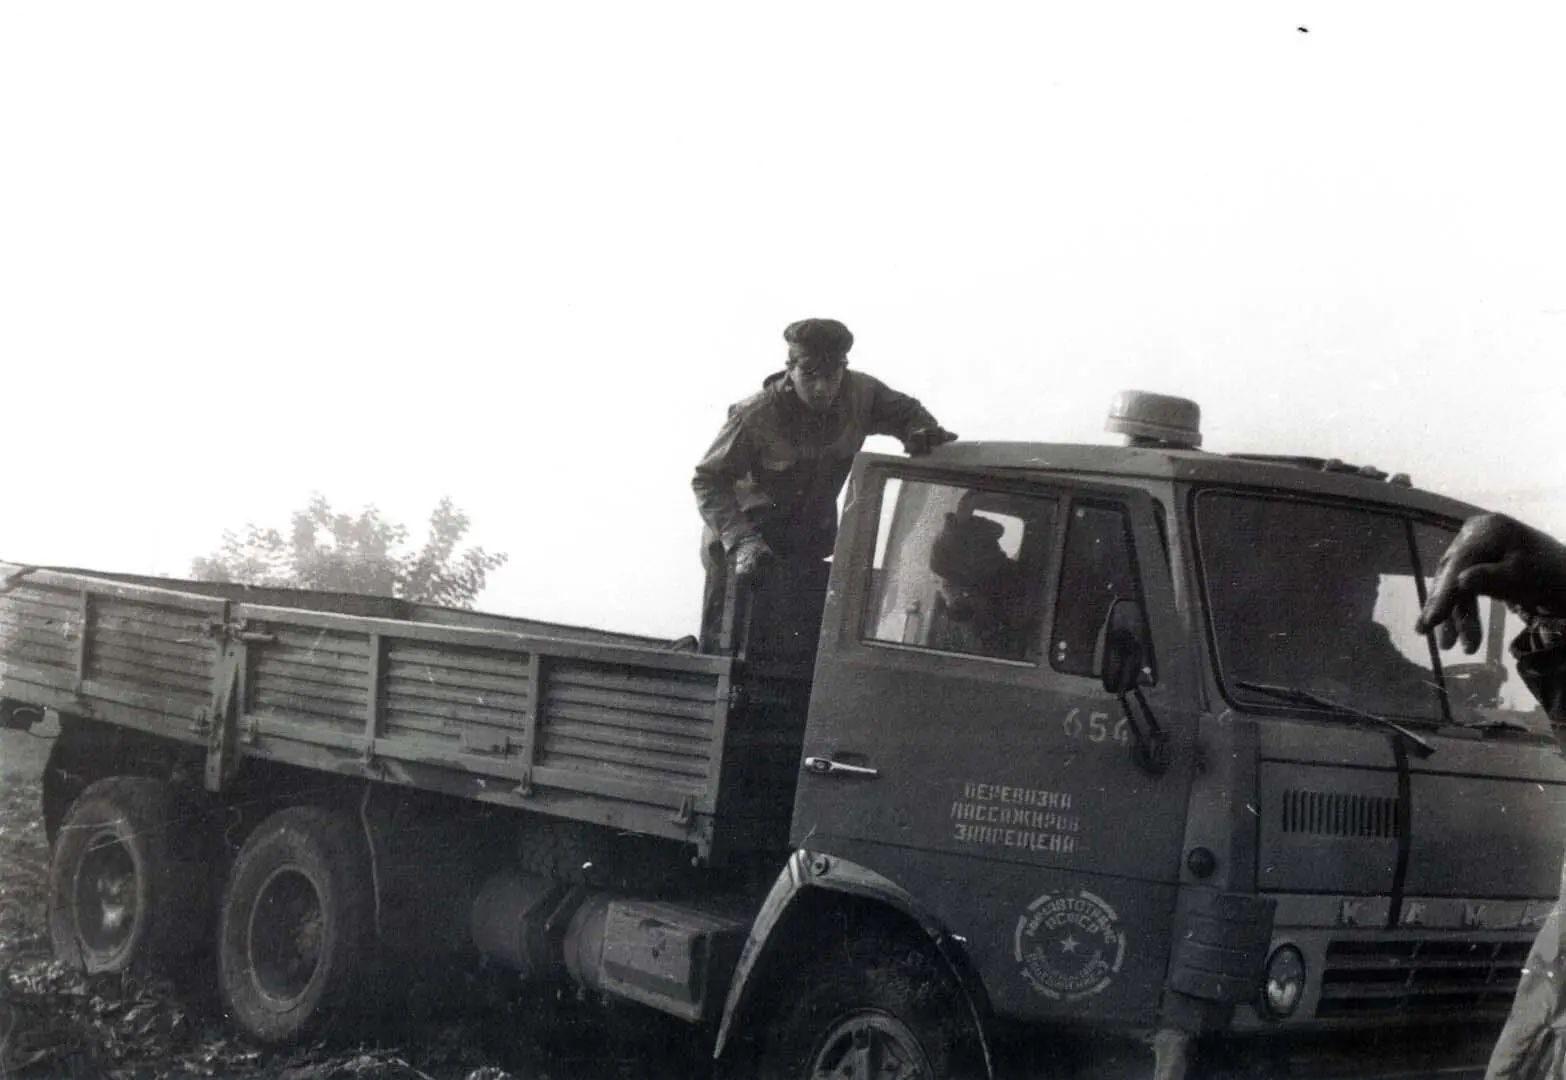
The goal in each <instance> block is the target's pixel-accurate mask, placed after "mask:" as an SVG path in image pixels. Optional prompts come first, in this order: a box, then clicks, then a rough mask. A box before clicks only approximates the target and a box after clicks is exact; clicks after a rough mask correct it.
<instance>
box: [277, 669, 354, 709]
mask: <svg viewBox="0 0 1566 1080" xmlns="http://www.w3.org/2000/svg"><path fill="white" fill-rule="evenodd" d="M250 685H251V687H252V689H254V691H255V692H256V693H258V694H288V695H291V696H293V697H297V698H301V699H304V698H308V699H310V700H312V701H321V702H326V701H330V702H333V703H335V704H338V705H341V706H343V707H344V708H345V709H348V710H355V709H357V710H359V713H358V715H363V710H364V707H365V705H366V704H367V703H368V701H369V695H368V693H367V692H366V690H365V688H364V687H363V686H345V685H342V684H340V683H339V684H335V685H333V684H330V683H318V682H305V681H304V680H302V679H279V678H275V677H273V676H270V675H267V674H266V673H265V672H255V671H253V672H251V674H250Z"/></svg>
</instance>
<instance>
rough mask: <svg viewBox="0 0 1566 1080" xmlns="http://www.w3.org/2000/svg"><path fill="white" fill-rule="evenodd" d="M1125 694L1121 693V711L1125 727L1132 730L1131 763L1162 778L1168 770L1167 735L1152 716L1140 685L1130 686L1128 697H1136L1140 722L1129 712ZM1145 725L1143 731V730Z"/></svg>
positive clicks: (1130, 710)
mask: <svg viewBox="0 0 1566 1080" xmlns="http://www.w3.org/2000/svg"><path fill="white" fill-rule="evenodd" d="M1127 696H1128V695H1127V694H1120V695H1119V701H1120V710H1121V711H1122V712H1123V713H1125V717H1126V726H1127V727H1128V728H1130V729H1131V760H1132V761H1134V762H1135V763H1136V767H1137V768H1139V769H1141V770H1142V771H1143V772H1145V773H1147V774H1149V775H1150V776H1162V775H1163V774H1164V773H1165V772H1166V771H1167V770H1168V768H1169V736H1168V734H1167V733H1165V731H1164V729H1163V727H1162V726H1161V725H1160V724H1159V723H1158V718H1157V717H1156V716H1154V715H1153V710H1152V707H1151V706H1149V705H1148V703H1147V699H1146V698H1145V697H1143V696H1142V688H1141V687H1140V686H1135V687H1132V688H1131V690H1130V692H1129V696H1131V697H1135V698H1136V704H1137V708H1138V710H1139V711H1140V712H1141V714H1142V722H1139V721H1138V720H1137V717H1136V714H1135V713H1134V712H1132V709H1131V702H1129V701H1127V700H1126V698H1127ZM1144 723H1145V725H1146V726H1145V729H1144V726H1143V725H1144Z"/></svg>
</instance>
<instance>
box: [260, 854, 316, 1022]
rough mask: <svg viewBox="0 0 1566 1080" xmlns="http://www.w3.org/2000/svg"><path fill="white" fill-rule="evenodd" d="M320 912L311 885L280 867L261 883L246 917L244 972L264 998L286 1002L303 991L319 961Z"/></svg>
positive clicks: (294, 998)
mask: <svg viewBox="0 0 1566 1080" xmlns="http://www.w3.org/2000/svg"><path fill="white" fill-rule="evenodd" d="M325 919H326V916H325V912H324V909H323V907H322V905H321V896H320V894H319V892H317V891H316V887H315V883H314V882H312V881H311V880H310V878H309V877H307V876H306V875H305V874H303V873H301V872H300V871H298V870H296V869H293V868H289V867H285V868H283V869H280V870H277V871H275V872H274V873H273V874H272V876H271V877H269V878H267V880H266V882H265V883H264V884H263V885H262V886H261V892H260V895H259V896H258V897H257V899H256V904H255V908H254V909H253V911H252V913H251V917H250V934H249V941H248V947H249V954H250V970H251V971H252V972H253V973H254V976H255V981H256V985H257V987H259V988H260V990H261V992H262V993H263V994H265V995H266V996H267V997H269V998H272V999H274V1000H277V1001H281V1002H291V1001H294V1000H296V999H298V998H300V997H302V996H303V995H304V992H305V990H306V989H307V988H308V987H309V985H310V981H311V980H312V979H313V978H314V977H315V972H316V969H317V968H318V967H320V964H321V957H322V953H323V945H324V941H325V937H324V935H325V929H326V926H325Z"/></svg>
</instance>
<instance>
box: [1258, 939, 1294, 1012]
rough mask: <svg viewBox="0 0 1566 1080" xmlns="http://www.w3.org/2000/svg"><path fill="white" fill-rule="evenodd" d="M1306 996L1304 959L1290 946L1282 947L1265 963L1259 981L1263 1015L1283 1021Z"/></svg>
mask: <svg viewBox="0 0 1566 1080" xmlns="http://www.w3.org/2000/svg"><path fill="white" fill-rule="evenodd" d="M1304 996H1305V957H1303V956H1301V955H1300V951H1299V950H1298V949H1296V948H1295V947H1294V946H1293V945H1285V946H1283V947H1282V948H1280V949H1278V950H1277V951H1276V952H1274V953H1273V954H1272V959H1270V960H1268V961H1267V975H1266V978H1265V979H1264V980H1263V981H1262V995H1261V997H1262V1002H1261V1003H1262V1011H1263V1012H1265V1013H1266V1014H1267V1015H1268V1016H1270V1017H1272V1018H1273V1019H1274V1020H1286V1019H1288V1018H1289V1017H1290V1016H1293V1015H1294V1010H1295V1009H1297V1008H1299V1006H1300V999H1301V998H1303V997H1304Z"/></svg>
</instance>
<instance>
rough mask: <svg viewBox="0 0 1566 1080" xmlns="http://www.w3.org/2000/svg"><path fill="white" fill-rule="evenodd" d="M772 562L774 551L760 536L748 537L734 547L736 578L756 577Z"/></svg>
mask: <svg viewBox="0 0 1566 1080" xmlns="http://www.w3.org/2000/svg"><path fill="white" fill-rule="evenodd" d="M771 561H772V549H771V548H769V547H768V546H767V542H766V541H765V540H763V539H762V538H761V537H759V536H747V537H745V538H744V539H743V540H741V541H740V542H739V543H737V544H735V545H734V576H735V577H737V578H744V577H754V576H755V575H756V574H757V573H759V572H760V571H761V569H762V567H764V566H766V564H767V563H769V562H771Z"/></svg>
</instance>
